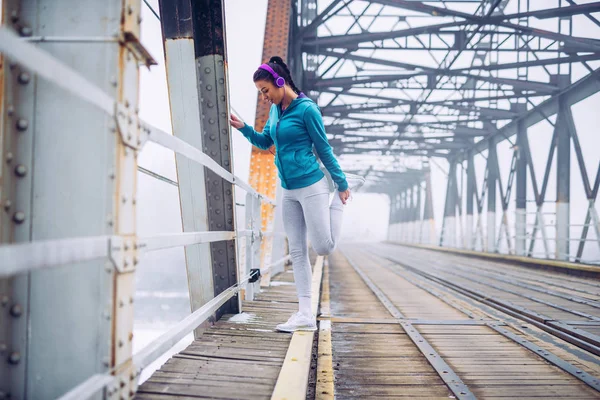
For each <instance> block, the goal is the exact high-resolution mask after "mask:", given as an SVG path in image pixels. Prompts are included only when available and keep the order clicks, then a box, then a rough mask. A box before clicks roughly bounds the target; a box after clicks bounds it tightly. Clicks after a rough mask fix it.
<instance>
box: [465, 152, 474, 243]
mask: <svg viewBox="0 0 600 400" xmlns="http://www.w3.org/2000/svg"><path fill="white" fill-rule="evenodd" d="M474 200H475V160H474V157H473V152H469V155H468V159H467V221H466V222H467V226H466V229H465V240H466V242H467V249H469V250H473V249H474V247H475V242H474V240H473V208H474V204H475V202H474Z"/></svg>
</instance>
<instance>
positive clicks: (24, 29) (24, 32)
mask: <svg viewBox="0 0 600 400" xmlns="http://www.w3.org/2000/svg"><path fill="white" fill-rule="evenodd" d="M20 32H21V36H31V34H32V33H33V31H32V30H31V28H30V27H28V26H25V25H24V26H22V27H21V30H20Z"/></svg>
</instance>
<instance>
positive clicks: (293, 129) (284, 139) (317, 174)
mask: <svg viewBox="0 0 600 400" xmlns="http://www.w3.org/2000/svg"><path fill="white" fill-rule="evenodd" d="M240 132H242V134H243V135H244V136H245V137H246V138H247V139H248V140H249V141H250V143H252V144H253V145H254V146H256V147H258V148H261V149H263V150H267V149H269V148H270V147H271V146H272V145H273V144H274V145H275V149H276V150H277V153H276V154H275V165H276V166H277V170H278V171H279V178H280V179H281V185H282V186H283V188H284V189H288V190H292V189H300V188H303V187H307V186H310V185H312V184H314V183H316V182H318V181H319V180H321V179H322V178H323V176H325V175H324V174H323V171H321V169H320V168H319V164H318V162H317V158H316V157H315V155H314V153H313V151H312V147H313V145H314V146H315V149H316V150H317V154H318V155H319V158H320V159H321V161H322V162H323V165H325V168H327V170H328V171H329V173H330V174H331V178H332V179H333V181H334V182H335V183H336V184H337V185H338V190H339V191H340V192H343V191H345V190H346V189H348V183H347V182H346V176H345V175H344V173H343V172H342V169H341V168H340V165H339V164H338V162H337V160H336V159H335V156H334V155H333V150H332V149H331V146H330V145H329V142H328V141H327V136H326V134H325V127H324V126H323V119H322V118H321V112H320V110H319V106H317V104H316V103H315V102H313V101H312V100H311V99H309V98H308V97H306V96H303V95H301V96H298V97H297V98H296V99H294V100H293V101H292V102H291V103H290V105H289V106H288V108H286V109H285V111H283V113H282V112H281V108H280V107H279V106H277V105H275V104H273V105H272V106H271V110H270V112H269V119H268V120H267V123H266V124H265V128H264V130H263V132H256V131H255V130H254V128H252V127H251V126H250V125H248V124H245V126H244V127H243V128H241V129H240Z"/></svg>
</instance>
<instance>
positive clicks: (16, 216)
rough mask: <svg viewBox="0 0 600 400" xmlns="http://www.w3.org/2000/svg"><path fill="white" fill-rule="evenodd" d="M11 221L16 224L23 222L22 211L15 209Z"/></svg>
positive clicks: (23, 214)
mask: <svg viewBox="0 0 600 400" xmlns="http://www.w3.org/2000/svg"><path fill="white" fill-rule="evenodd" d="M13 221H14V222H16V223H17V224H21V223H23V222H24V221H25V213H24V212H23V211H17V212H16V213H15V214H14V215H13Z"/></svg>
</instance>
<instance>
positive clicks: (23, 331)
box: [0, 0, 36, 398]
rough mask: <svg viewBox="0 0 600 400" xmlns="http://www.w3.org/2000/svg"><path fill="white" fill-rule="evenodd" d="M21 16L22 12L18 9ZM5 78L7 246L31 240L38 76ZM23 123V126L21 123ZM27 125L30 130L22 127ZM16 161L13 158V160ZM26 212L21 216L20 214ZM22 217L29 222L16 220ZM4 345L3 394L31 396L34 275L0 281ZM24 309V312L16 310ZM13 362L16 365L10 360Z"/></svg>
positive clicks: (15, 5)
mask: <svg viewBox="0 0 600 400" xmlns="http://www.w3.org/2000/svg"><path fill="white" fill-rule="evenodd" d="M3 6H4V15H8V12H7V10H20V7H19V2H18V1H15V0H12V1H4V4H3ZM17 15H19V11H17ZM2 64H3V65H2V68H3V74H4V85H3V90H4V93H3V95H2V97H3V102H2V103H3V109H2V122H3V125H2V136H1V137H0V139H1V140H2V143H1V144H2V154H0V162H1V165H2V166H1V167H0V168H2V169H1V170H0V175H1V177H2V180H0V183H1V184H2V189H0V195H1V197H0V199H1V200H2V202H3V204H2V205H3V212H1V213H0V241H1V242H3V243H12V242H27V241H29V240H30V231H31V228H30V221H31V185H32V181H33V180H32V175H31V166H32V165H33V135H32V134H31V132H32V129H31V127H32V119H33V110H34V102H33V92H34V88H35V81H36V78H35V76H32V75H31V74H29V72H28V71H26V70H24V69H22V68H21V67H20V66H18V65H12V68H11V67H10V66H9V62H3V63H2ZM23 73H26V74H29V76H30V80H29V82H28V83H27V84H22V83H19V76H20V75H21V74H23ZM18 124H21V128H18V127H17V125H18ZM24 126H27V128H26V129H23V127H24ZM11 158H12V160H11ZM15 164H17V165H19V164H20V165H24V166H25V167H26V170H27V171H28V173H27V174H26V175H25V176H23V177H21V178H19V177H17V175H16V174H14V172H13V170H14V167H15ZM17 213H22V214H17ZM18 215H22V216H23V219H24V221H23V222H22V223H18V222H17V221H19V220H20V219H15V217H16V216H18ZM0 297H1V299H0V301H1V304H2V308H1V309H0V312H1V314H0V341H2V342H3V343H5V345H6V352H5V353H3V359H2V360H1V362H0V391H3V392H5V393H10V395H11V396H13V397H14V398H25V396H26V391H25V388H26V366H27V364H26V362H25V360H26V359H27V354H28V353H27V330H28V320H29V275H21V276H18V277H14V278H9V279H4V280H0ZM12 310H20V311H21V312H20V313H15V312H11V311H12ZM10 358H12V359H13V362H12V363H10V362H7V361H8V360H9V359H10Z"/></svg>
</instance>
